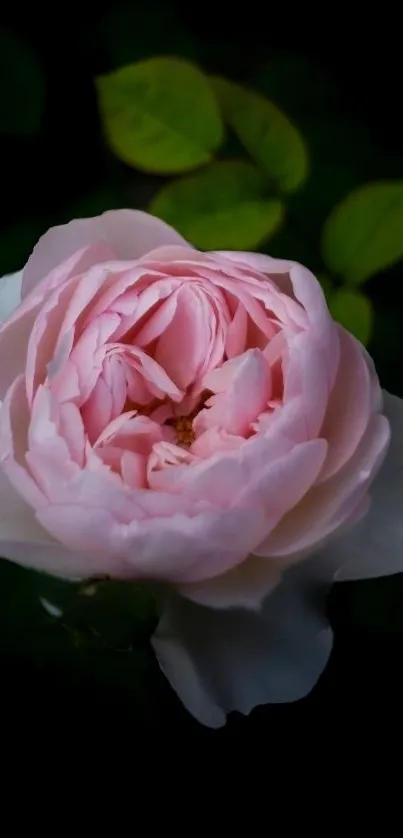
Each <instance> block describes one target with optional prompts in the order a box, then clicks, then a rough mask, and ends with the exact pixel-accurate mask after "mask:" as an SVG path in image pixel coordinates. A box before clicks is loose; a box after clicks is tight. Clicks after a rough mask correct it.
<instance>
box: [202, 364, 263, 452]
mask: <svg viewBox="0 0 403 838" xmlns="http://www.w3.org/2000/svg"><path fill="white" fill-rule="evenodd" d="M203 385H204V387H206V389H207V390H212V391H213V392H215V393H217V394H218V395H215V396H213V397H212V398H211V399H209V401H208V402H207V405H211V406H209V407H206V408H205V409H204V410H202V411H200V413H199V414H198V416H197V417H196V419H195V421H194V428H195V432H196V434H197V435H199V434H202V433H204V431H206V430H208V428H213V427H217V428H220V429H222V430H224V431H226V432H227V433H228V434H232V435H234V436H249V435H250V434H251V431H252V423H253V422H254V421H255V420H256V419H257V417H258V416H259V414H260V413H261V412H262V410H264V408H265V406H266V405H267V402H268V401H269V399H270V396H271V377H270V369H269V366H268V364H267V362H266V360H265V358H264V356H263V354H262V353H261V352H260V351H259V350H258V349H250V350H248V351H247V352H244V353H243V355H238V356H237V357H236V358H233V359H232V360H231V361H227V362H226V363H225V364H223V365H222V367H220V368H218V369H215V370H212V371H211V372H210V373H208V375H207V376H206V377H205V378H204V381H203Z"/></svg>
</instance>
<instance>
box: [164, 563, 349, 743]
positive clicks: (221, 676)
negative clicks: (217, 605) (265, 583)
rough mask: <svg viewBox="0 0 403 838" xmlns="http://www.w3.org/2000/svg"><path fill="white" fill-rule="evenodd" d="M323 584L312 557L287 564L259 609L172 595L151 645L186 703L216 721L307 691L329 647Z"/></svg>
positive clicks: (213, 724)
mask: <svg viewBox="0 0 403 838" xmlns="http://www.w3.org/2000/svg"><path fill="white" fill-rule="evenodd" d="M321 573H322V575H323V566H322V571H321ZM332 573H333V571H332V570H331V569H330V571H329V576H330V577H331V576H332ZM319 575H320V574H319ZM324 575H326V574H324ZM326 591H327V586H326V584H323V581H319V580H318V565H317V562H316V561H315V562H304V563H303V565H301V567H300V568H295V569H293V570H291V571H288V572H287V573H286V574H285V576H284V579H283V582H282V583H281V584H280V585H279V587H278V588H276V589H275V591H274V592H273V593H272V594H271V595H270V596H269V597H267V599H266V600H265V602H264V604H263V607H262V609H261V611H260V612H256V611H247V610H246V609H245V610H243V609H238V608H237V609H235V608H234V609H228V610H226V611H222V610H220V611H213V610H211V609H209V608H205V607H203V606H200V605H196V604H194V603H191V602H189V601H187V600H185V599H181V598H180V597H178V596H175V595H172V596H170V597H169V598H167V600H166V601H165V608H164V611H163V615H162V618H161V620H160V623H159V625H158V627H157V630H156V632H155V634H154V637H153V638H152V645H153V648H154V650H155V652H156V655H157V658H158V660H159V663H160V666H161V669H162V671H163V672H164V674H165V676H166V677H167V679H168V680H169V682H170V683H171V685H172V687H173V688H174V690H175V691H176V692H177V694H178V696H179V698H180V699H181V701H182V702H183V704H184V705H185V707H186V708H187V710H188V711H189V712H190V713H191V714H192V715H193V716H195V717H196V718H197V719H198V720H199V721H200V722H201V723H202V724H204V725H207V726H208V727H213V728H217V727H221V726H222V725H224V724H225V721H226V716H227V714H228V713H230V712H231V711H234V710H236V711H238V712H240V713H244V714H248V713H250V711H251V710H253V708H254V707H256V706H257V705H261V704H267V703H278V702H288V701H296V700H298V699H300V698H302V697H303V696H305V695H307V693H309V692H310V690H311V689H312V688H313V686H314V685H315V683H316V681H317V680H318V678H319V676H320V675H321V673H322V671H323V669H324V667H325V666H326V663H327V660H328V658H329V655H330V651H331V647H332V632H331V629H330V626H329V625H328V623H327V620H326V618H325V595H326Z"/></svg>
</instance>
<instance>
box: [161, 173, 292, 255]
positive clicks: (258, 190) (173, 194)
mask: <svg viewBox="0 0 403 838" xmlns="http://www.w3.org/2000/svg"><path fill="white" fill-rule="evenodd" d="M149 209H150V212H152V213H153V215H157V216H158V217H159V218H162V219H163V220H164V221H166V222H167V223H168V224H171V225H172V226H173V227H175V229H176V230H178V231H179V232H180V233H181V234H182V235H183V236H184V237H185V238H186V239H187V240H188V241H190V242H191V243H192V244H193V245H195V247H200V248H201V249H202V250H218V249H223V250H231V249H241V250H248V249H251V248H253V247H256V246H257V245H258V244H259V243H260V242H261V241H263V240H264V239H266V238H267V237H268V236H270V235H271V234H272V233H274V231H275V230H276V229H277V228H278V227H279V225H280V223H281V220H282V217H283V207H282V204H281V203H280V201H278V200H274V199H270V198H263V197H262V183H261V177H260V174H259V172H258V170H257V169H255V167H254V166H252V165H251V164H250V163H244V162H242V161H228V162H225V163H213V164H212V165H210V166H208V167H207V168H205V169H202V170H201V171H200V172H197V173H196V174H194V175H190V176H188V177H185V178H181V179H180V180H177V181H174V182H172V183H170V184H168V186H165V187H164V188H163V189H161V191H160V192H159V193H158V195H157V196H156V197H155V198H154V200H153V201H152V203H151V206H150V207H149Z"/></svg>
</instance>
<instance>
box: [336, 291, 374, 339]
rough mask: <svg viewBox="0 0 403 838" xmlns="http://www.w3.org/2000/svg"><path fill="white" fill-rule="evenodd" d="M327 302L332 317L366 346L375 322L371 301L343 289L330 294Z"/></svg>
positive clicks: (359, 294)
mask: <svg viewBox="0 0 403 838" xmlns="http://www.w3.org/2000/svg"><path fill="white" fill-rule="evenodd" d="M327 302H328V306H329V311H330V313H331V315H332V317H334V319H335V320H337V321H338V323H341V325H342V326H344V328H345V329H348V331H349V332H351V333H352V334H353V335H355V337H356V338H358V340H360V341H361V343H363V344H364V346H366V345H367V344H368V342H369V340H370V338H371V335H372V329H373V322H374V312H373V308H372V303H371V300H369V299H368V297H365V296H364V294H361V293H360V292H359V291H350V290H349V289H347V288H341V289H340V290H339V291H334V293H333V294H330V295H329V297H328V301H327Z"/></svg>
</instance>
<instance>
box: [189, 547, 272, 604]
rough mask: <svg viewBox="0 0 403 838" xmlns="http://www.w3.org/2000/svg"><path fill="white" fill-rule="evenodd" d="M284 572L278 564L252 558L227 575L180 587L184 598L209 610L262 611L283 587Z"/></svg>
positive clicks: (249, 557)
mask: <svg viewBox="0 0 403 838" xmlns="http://www.w3.org/2000/svg"><path fill="white" fill-rule="evenodd" d="M280 580H281V573H280V571H279V569H278V568H277V567H276V565H275V564H274V562H272V563H270V562H267V561H265V560H264V559H259V558H257V557H256V556H248V558H247V559H246V560H245V561H244V562H242V564H240V565H237V567H235V568H233V569H232V570H229V571H228V572H227V573H225V574H224V575H223V576H217V577H215V578H214V579H206V580H205V581H203V582H195V583H193V584H189V585H177V590H178V592H179V593H180V594H182V596H184V597H186V598H187V599H191V600H192V601H193V602H197V603H199V605H207V606H208V607H209V608H236V607H237V608H250V609H252V610H254V609H256V610H259V608H260V606H261V604H262V601H263V600H264V598H265V597H266V596H267V594H268V593H269V592H270V591H273V590H274V588H275V587H276V586H277V585H278V584H279V582H280Z"/></svg>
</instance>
